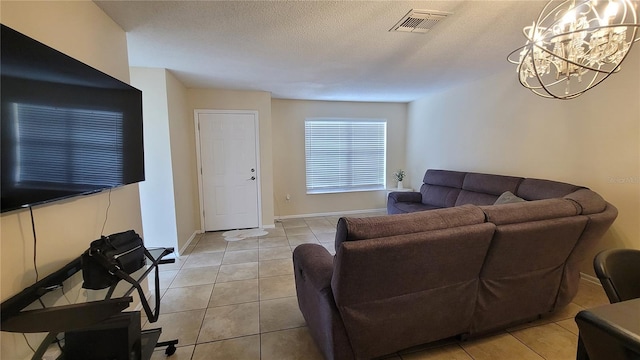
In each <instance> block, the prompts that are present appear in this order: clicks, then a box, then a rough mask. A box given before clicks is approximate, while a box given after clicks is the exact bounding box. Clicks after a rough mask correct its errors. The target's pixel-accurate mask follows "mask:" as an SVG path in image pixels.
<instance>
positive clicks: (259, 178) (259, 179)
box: [193, 109, 263, 233]
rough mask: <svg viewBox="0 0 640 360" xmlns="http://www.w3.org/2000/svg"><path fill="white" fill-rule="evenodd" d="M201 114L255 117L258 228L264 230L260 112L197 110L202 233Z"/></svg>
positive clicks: (197, 156)
mask: <svg viewBox="0 0 640 360" xmlns="http://www.w3.org/2000/svg"><path fill="white" fill-rule="evenodd" d="M200 114H251V115H253V123H254V124H253V125H254V130H255V139H256V174H257V179H256V180H257V181H256V186H257V187H258V189H257V190H258V192H257V194H258V199H257V200H258V202H257V206H258V228H260V229H262V228H263V224H262V172H261V168H260V121H259V118H258V111H256V110H216V109H195V110H193V120H194V125H195V126H194V127H195V132H196V161H197V164H196V167H197V172H198V199H199V203H200V232H201V233H203V232H204V231H205V230H204V228H205V226H204V197H203V185H202V183H203V181H202V157H201V153H200V127H199V124H198V120H199V119H198V118H199V115H200Z"/></svg>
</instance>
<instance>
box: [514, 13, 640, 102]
mask: <svg viewBox="0 0 640 360" xmlns="http://www.w3.org/2000/svg"><path fill="white" fill-rule="evenodd" d="M634 3H637V1H631V0H603V1H598V0H566V1H554V0H552V1H549V3H547V5H545V7H544V8H543V9H542V12H541V13H540V16H538V19H537V21H535V22H534V23H533V24H532V25H531V26H527V27H525V28H524V29H523V32H524V35H525V36H526V38H527V42H526V44H525V45H524V46H523V47H520V48H518V49H516V50H514V51H513V52H511V54H509V56H508V60H509V62H511V63H513V64H516V65H518V67H517V69H516V70H517V72H518V77H519V80H520V83H521V84H522V85H523V86H524V87H526V88H528V89H530V90H531V91H533V92H534V93H536V94H537V95H540V96H542V97H545V98H556V99H563V100H566V99H573V98H576V97H578V96H580V95H581V94H582V93H584V92H585V91H587V90H589V89H591V88H592V87H594V86H596V85H598V84H599V83H601V82H602V81H604V80H605V79H606V78H607V77H609V76H610V75H611V74H613V73H615V72H617V71H619V70H620V64H621V63H622V61H623V60H624V59H625V58H626V57H627V54H628V53H629V50H631V47H632V46H633V43H634V42H636V41H638V40H640V30H639V29H638V28H639V27H640V24H639V23H638V18H637V15H636V9H635V6H636V4H634Z"/></svg>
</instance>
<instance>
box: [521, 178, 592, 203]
mask: <svg viewBox="0 0 640 360" xmlns="http://www.w3.org/2000/svg"><path fill="white" fill-rule="evenodd" d="M583 188H584V187H582V186H576V185H571V184H567V183H563V182H558V181H551V180H541V179H524V180H522V183H520V186H518V190H517V191H516V192H514V194H516V195H518V196H519V197H521V198H523V199H525V200H542V199H551V198H561V197H563V196H565V195H568V194H570V193H572V192H574V191H577V190H579V189H583Z"/></svg>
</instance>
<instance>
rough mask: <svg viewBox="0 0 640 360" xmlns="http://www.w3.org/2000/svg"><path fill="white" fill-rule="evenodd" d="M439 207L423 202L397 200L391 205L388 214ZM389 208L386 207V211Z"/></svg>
mask: <svg viewBox="0 0 640 360" xmlns="http://www.w3.org/2000/svg"><path fill="white" fill-rule="evenodd" d="M440 208H441V207H438V206H433V205H425V204H423V203H419V202H418V203H415V202H397V203H395V204H393V206H392V209H391V210H392V212H389V213H390V214H406V213H412V212H417V211H425V210H434V209H440ZM388 210H389V209H387V211H388Z"/></svg>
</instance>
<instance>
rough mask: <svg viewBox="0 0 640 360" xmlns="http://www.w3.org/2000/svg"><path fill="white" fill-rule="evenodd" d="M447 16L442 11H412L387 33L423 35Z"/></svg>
mask: <svg viewBox="0 0 640 360" xmlns="http://www.w3.org/2000/svg"><path fill="white" fill-rule="evenodd" d="M449 15H451V13H448V12H444V11H435V10H417V9H412V10H411V11H409V12H408V13H407V15H405V16H404V17H403V18H402V19H400V21H398V22H397V23H396V24H395V25H394V26H393V27H392V28H391V29H389V31H392V32H396V31H399V32H412V33H418V34H424V33H426V32H428V31H429V30H431V28H433V27H434V26H435V25H436V24H437V23H439V22H440V21H441V20H444V18H446V17H447V16H449Z"/></svg>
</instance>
